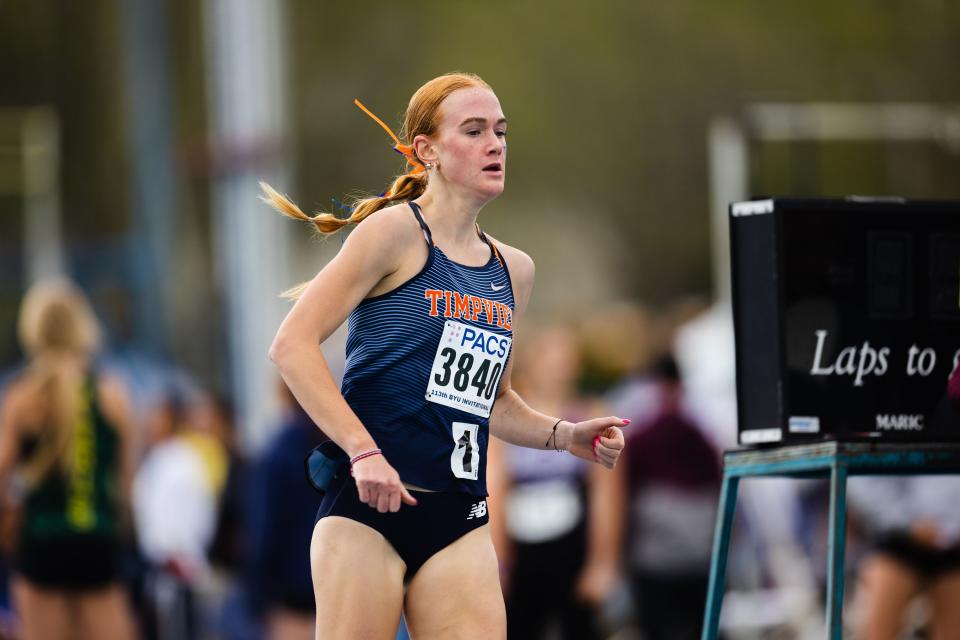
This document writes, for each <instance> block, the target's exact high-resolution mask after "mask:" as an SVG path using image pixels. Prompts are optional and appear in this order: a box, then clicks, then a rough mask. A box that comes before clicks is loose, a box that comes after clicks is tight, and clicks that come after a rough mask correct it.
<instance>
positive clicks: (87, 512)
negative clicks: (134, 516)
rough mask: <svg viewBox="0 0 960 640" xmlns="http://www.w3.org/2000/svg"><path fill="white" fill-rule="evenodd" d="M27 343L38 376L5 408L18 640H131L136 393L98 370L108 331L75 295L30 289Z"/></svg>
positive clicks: (0, 409)
mask: <svg viewBox="0 0 960 640" xmlns="http://www.w3.org/2000/svg"><path fill="white" fill-rule="evenodd" d="M19 331H20V339H21V342H22V345H23V349H24V352H25V353H26V354H27V355H28V357H29V358H30V360H29V365H28V366H27V368H26V369H25V371H24V372H23V373H22V374H21V375H20V376H18V378H17V379H16V380H15V381H14V382H13V383H12V384H11V385H10V387H9V388H8V390H7V393H6V394H5V396H4V399H3V402H2V406H0V487H3V489H4V490H6V489H7V486H8V481H9V479H10V475H11V472H13V471H15V470H16V471H17V472H18V480H20V481H21V483H20V488H21V490H22V495H21V496H20V499H21V501H22V521H21V526H20V528H19V539H18V542H17V546H16V554H15V555H16V560H15V566H16V577H15V578H14V586H13V592H14V598H15V602H16V607H17V611H18V613H19V616H20V622H21V629H20V634H19V637H21V638H24V639H25V640H31V639H34V638H36V639H47V638H66V637H71V638H132V637H133V635H134V625H133V622H132V618H131V617H130V613H129V610H128V605H127V598H126V594H125V592H124V589H123V588H122V587H121V585H120V550H121V544H120V534H121V526H122V520H123V517H124V508H123V504H124V503H125V502H126V498H127V497H128V493H127V487H128V480H129V466H130V463H131V461H132V454H131V451H130V444H129V443H130V437H129V435H130V425H129V409H128V398H127V394H126V391H125V389H124V387H123V385H122V383H120V381H119V380H117V379H114V378H112V377H111V376H109V375H107V374H105V373H103V372H102V371H100V370H99V369H98V368H97V366H96V365H95V363H94V359H93V358H94V355H95V353H96V351H97V349H98V347H99V342H100V328H99V325H98V323H97V320H96V318H95V316H94V314H93V311H92V309H91V308H90V306H89V303H88V302H87V300H86V299H85V298H84V297H83V295H82V294H81V293H80V292H79V291H78V290H77V289H76V288H74V287H73V286H72V285H70V284H68V283H66V282H47V283H41V284H38V285H36V286H34V287H33V288H31V289H30V291H29V292H28V293H27V295H26V297H25V299H24V302H23V306H22V308H21V312H20V321H19Z"/></svg>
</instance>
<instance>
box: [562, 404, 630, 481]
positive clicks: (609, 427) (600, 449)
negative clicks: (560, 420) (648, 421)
mask: <svg viewBox="0 0 960 640" xmlns="http://www.w3.org/2000/svg"><path fill="white" fill-rule="evenodd" d="M628 424H630V421H629V420H622V419H620V418H616V417H613V416H611V417H607V418H594V419H593V420H585V421H584V422H578V423H576V424H574V425H573V429H572V430H571V434H570V441H569V444H568V445H567V451H569V452H570V453H572V454H573V455H575V456H577V457H578V458H583V459H584V460H593V461H595V462H597V463H599V464H602V465H603V466H605V467H606V468H607V469H613V467H614V466H615V465H616V464H617V458H619V457H620V452H621V451H623V445H624V440H623V431H621V430H620V427H625V426H627V425H628Z"/></svg>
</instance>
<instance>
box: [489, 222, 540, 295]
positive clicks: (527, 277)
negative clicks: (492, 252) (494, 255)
mask: <svg viewBox="0 0 960 640" xmlns="http://www.w3.org/2000/svg"><path fill="white" fill-rule="evenodd" d="M487 237H488V238H490V241H491V242H493V244H494V245H495V246H496V247H497V251H499V252H500V255H502V256H503V259H504V260H505V261H506V263H507V268H508V269H509V270H510V278H511V279H512V280H513V282H514V287H517V288H519V287H521V286H524V287H529V286H530V285H531V284H532V283H533V277H534V274H535V271H536V265H535V264H534V262H533V258H531V257H530V256H529V255H527V254H526V253H525V252H523V251H521V250H520V249H517V248H516V247H511V246H510V245H508V244H506V243H504V242H500V241H499V240H497V239H496V238H494V237H493V236H491V235H489V234H487Z"/></svg>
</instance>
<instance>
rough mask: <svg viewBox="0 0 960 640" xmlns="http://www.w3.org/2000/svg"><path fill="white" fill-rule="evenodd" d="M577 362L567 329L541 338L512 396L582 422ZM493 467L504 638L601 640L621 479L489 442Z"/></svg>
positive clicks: (521, 367) (539, 332) (529, 347)
mask: <svg viewBox="0 0 960 640" xmlns="http://www.w3.org/2000/svg"><path fill="white" fill-rule="evenodd" d="M579 373H580V353H579V349H578V344H577V340H576V337H575V335H574V334H573V333H572V332H571V331H570V330H569V329H567V328H565V327H561V326H551V327H545V328H537V329H535V334H531V335H530V336H529V337H528V338H527V342H526V344H525V345H524V350H523V351H522V352H520V353H519V354H517V360H516V362H515V369H514V373H513V379H514V386H515V387H516V388H517V389H518V391H519V392H520V393H521V394H522V395H523V397H524V399H525V400H526V401H527V403H528V404H530V406H532V407H534V408H536V409H537V410H538V411H543V412H545V413H547V414H549V415H557V416H563V417H564V418H565V419H567V420H572V421H576V420H579V419H581V418H582V417H583V416H585V415H588V414H590V413H591V411H590V408H589V407H588V406H587V405H588V403H587V401H585V400H584V399H583V398H580V397H578V394H577V391H576V383H577V380H578V375H579ZM489 447H490V448H489V451H490V455H489V458H488V463H487V478H488V482H489V483H490V485H491V486H490V494H491V496H492V498H491V500H490V505H491V507H490V508H491V511H492V513H491V518H490V523H491V527H492V533H493V540H494V544H495V545H496V548H497V555H498V558H499V560H500V566H501V574H502V576H503V583H504V592H505V597H506V605H507V636H508V637H510V638H529V639H531V640H535V639H537V638H543V637H554V636H552V635H549V636H548V635H547V634H548V633H549V632H550V630H551V629H558V630H559V632H560V633H559V637H562V638H571V639H574V638H575V639H577V640H580V639H589V638H595V637H600V636H599V634H598V629H597V615H596V614H597V608H598V606H599V605H600V604H601V603H602V601H603V599H604V598H605V597H606V595H607V593H608V591H609V590H610V589H611V588H612V586H613V584H614V582H615V577H616V561H617V554H616V549H617V547H618V546H619V530H620V526H619V512H618V508H619V502H620V501H619V499H618V497H617V494H616V488H617V483H616V482H615V476H614V475H613V474H612V473H611V472H610V471H608V470H606V469H604V468H602V467H601V466H599V465H591V464H588V463H587V462H585V461H583V460H580V459H579V458H575V457H573V456H570V455H561V454H559V453H557V452H555V451H544V450H537V449H526V448H521V447H515V446H512V445H509V444H507V443H504V442H502V441H500V440H497V439H495V438H491V440H490V445H489Z"/></svg>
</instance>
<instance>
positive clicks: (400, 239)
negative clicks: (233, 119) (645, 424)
mask: <svg viewBox="0 0 960 640" xmlns="http://www.w3.org/2000/svg"><path fill="white" fill-rule="evenodd" d="M357 104H358V106H360V107H361V108H363V109H364V111H366V109H365V108H364V107H363V106H362V105H360V104H359V103H357ZM367 113H369V112H367ZM370 115H371V117H374V119H376V118H375V116H373V114H370ZM378 122H380V121H379V120H378ZM380 124H381V126H383V127H384V128H385V129H386V130H387V131H388V132H389V133H390V134H391V136H393V133H392V131H390V129H389V127H387V126H386V125H385V124H383V123H382V122H381V123H380ZM506 129H507V123H506V118H505V117H504V115H503V112H502V110H501V108H500V103H499V101H498V100H497V96H496V95H495V94H494V93H493V90H492V89H491V88H490V87H489V85H487V84H486V83H485V82H484V81H483V80H481V79H480V78H479V77H477V76H475V75H471V74H463V73H451V74H447V75H443V76H440V77H438V78H435V79H433V80H431V81H429V82H427V83H426V84H425V85H423V86H422V87H421V88H420V89H418V90H417V92H416V93H414V95H413V97H412V98H411V99H410V103H409V105H408V107H407V111H406V114H405V119H404V129H403V131H402V132H401V133H405V134H406V137H407V139H408V140H409V145H405V144H401V143H400V141H399V140H398V139H396V136H394V139H395V140H396V141H397V146H396V149H397V150H398V151H399V152H400V153H402V154H403V155H405V156H406V157H407V161H408V163H409V164H410V165H411V166H412V167H413V169H412V170H411V171H410V173H408V174H405V175H402V176H399V177H398V178H397V179H395V180H394V182H393V184H392V186H391V187H390V189H389V191H387V192H386V193H385V194H384V195H383V196H381V197H377V198H370V199H367V200H362V201H360V202H358V203H357V205H356V206H355V207H354V209H353V212H352V214H351V216H350V217H349V218H348V219H345V220H340V219H337V218H336V217H335V216H333V215H331V214H326V213H322V214H318V215H316V216H313V217H310V216H307V215H305V214H304V213H303V212H302V211H301V210H300V209H299V208H297V207H296V205H294V204H293V203H292V202H290V201H289V200H287V199H286V198H285V197H283V196H281V195H280V194H278V193H277V192H275V191H274V190H272V189H270V188H269V187H267V186H266V185H264V191H265V193H266V197H265V199H266V200H267V201H268V202H269V203H270V204H272V205H273V206H274V207H275V208H276V209H277V210H279V211H280V212H281V213H284V214H286V215H289V216H291V217H294V218H298V219H302V220H309V221H310V222H311V223H312V224H313V225H314V226H315V227H316V228H317V229H318V230H320V231H321V232H324V233H332V232H334V231H336V230H338V229H340V228H341V227H343V226H345V225H347V224H357V223H360V222H361V221H363V224H358V226H357V227H356V229H355V230H354V231H353V232H352V233H351V234H350V236H349V237H348V238H347V240H346V242H345V243H344V245H343V247H342V249H341V250H340V252H339V253H338V254H337V256H336V257H335V258H334V259H333V260H331V261H330V263H329V264H327V265H326V266H325V267H324V268H323V270H322V271H320V273H319V274H318V275H317V276H316V277H314V279H313V280H312V281H311V282H309V283H308V284H306V285H305V286H304V287H303V288H302V289H300V290H298V291H297V292H296V294H295V295H297V296H298V300H297V302H296V304H295V305H294V306H293V308H292V309H291V310H290V313H289V314H288V315H287V317H286V319H285V320H284V321H283V323H282V325H281V326H280V329H279V331H278V332H277V335H276V338H275V340H274V342H273V345H272V346H271V349H270V357H271V359H272V360H273V361H274V362H275V363H276V365H277V366H278V368H279V369H280V372H281V374H282V376H283V378H284V379H285V380H286V382H287V384H288V386H289V387H290V389H291V390H292V391H293V393H294V395H295V396H296V397H297V399H298V400H299V402H300V404H301V405H302V406H303V407H304V409H305V410H306V411H307V412H308V413H309V414H310V416H311V417H312V418H313V420H314V421H315V422H316V423H317V424H318V425H319V426H321V427H322V428H323V430H324V431H325V432H326V433H327V434H328V435H329V436H330V437H331V438H332V439H333V441H334V442H335V443H336V444H337V445H339V447H340V448H342V450H343V451H344V452H346V454H345V457H349V459H350V473H349V474H347V473H341V474H340V475H339V477H338V478H336V479H335V480H334V481H333V484H332V485H331V486H330V487H329V489H328V491H327V493H326V495H325V497H324V501H323V503H322V505H321V508H320V512H319V514H318V516H319V519H318V522H317V525H316V528H315V530H314V534H313V540H312V543H311V564H312V571H313V581H314V590H315V594H316V602H317V637H318V638H351V639H353V638H384V639H386V638H393V636H394V634H395V632H396V629H397V623H398V620H399V618H400V614H401V611H403V613H404V614H405V618H406V621H407V626H408V628H409V630H410V633H411V635H412V636H413V637H414V638H416V639H417V640H420V639H421V638H438V639H439V638H444V639H450V638H483V639H489V638H502V637H505V634H506V631H505V628H506V624H505V614H504V604H503V595H502V593H501V590H500V582H499V577H498V570H497V559H496V555H495V553H494V549H493V545H492V543H491V540H490V533H489V530H488V527H487V520H488V517H487V505H486V495H487V492H486V484H485V471H486V469H485V467H486V460H485V456H486V445H487V438H488V433H492V434H493V435H495V436H497V437H499V438H501V439H503V440H505V441H507V442H511V443H513V444H517V445H521V446H526V447H534V448H539V449H555V450H557V451H567V452H569V453H571V454H573V455H575V456H578V457H580V458H584V459H587V460H590V461H596V462H598V463H599V464H602V465H604V466H605V467H608V468H612V467H613V465H614V464H615V463H616V461H617V457H618V456H619V455H620V452H621V450H622V449H623V444H624V440H623V434H622V432H621V431H620V429H619V428H618V427H621V426H624V425H626V424H627V421H625V420H620V419H619V418H615V417H606V418H597V419H594V420H587V421H584V422H579V423H571V422H566V421H564V420H563V419H562V417H560V416H548V415H544V414H541V413H538V412H537V411H534V410H533V409H531V408H530V407H528V406H527V405H526V404H525V403H524V402H523V400H522V399H521V398H520V397H519V396H518V395H517V394H516V392H514V391H513V390H512V389H511V386H510V370H511V366H510V350H511V349H510V347H511V342H512V336H513V328H514V326H515V324H516V322H517V320H518V319H519V318H520V317H522V315H523V311H524V308H525V307H526V305H527V301H528V300H529V299H530V292H531V289H532V288H533V276H534V265H533V261H532V260H531V259H530V257H529V256H527V255H526V254H525V253H523V252H522V251H519V250H518V249H515V248H513V247H510V246H508V245H506V244H503V243H501V242H499V241H496V240H494V239H492V238H490V237H489V236H487V235H486V234H484V233H483V231H481V230H480V227H479V226H478V225H477V222H476V221H477V215H478V214H479V212H480V209H481V208H482V207H483V206H484V205H485V204H486V203H487V202H489V201H491V200H492V199H494V198H495V197H497V196H498V195H500V193H501V192H502V191H503V186H504V172H505V168H506V148H507V145H506ZM374 212H376V215H371V214H373V213H374ZM348 317H349V320H350V322H349V334H348V338H347V362H346V370H345V373H344V379H343V384H342V390H338V389H337V387H336V385H335V383H334V380H333V377H332V375H331V373H330V370H329V368H328V366H327V364H326V362H325V360H324V358H323V356H322V354H321V350H320V348H319V344H320V343H321V342H323V341H324V340H325V339H326V338H327V337H328V336H329V335H330V334H331V333H333V331H334V330H335V329H336V328H337V327H339V326H340V325H341V324H342V323H343V321H344V320H347V318H348ZM351 476H352V477H351ZM401 504H402V505H403V506H402V507H401Z"/></svg>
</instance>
